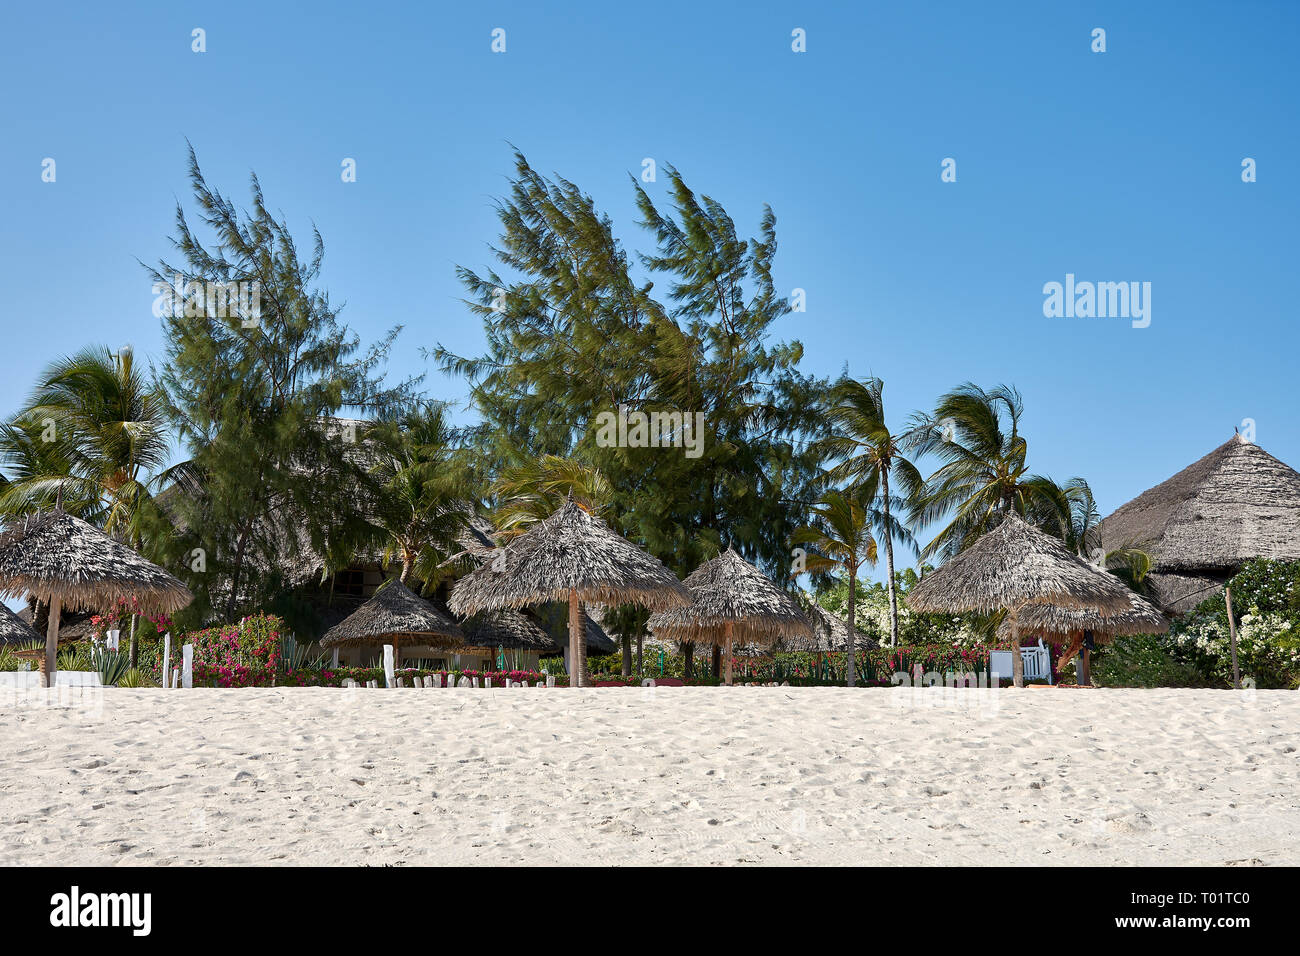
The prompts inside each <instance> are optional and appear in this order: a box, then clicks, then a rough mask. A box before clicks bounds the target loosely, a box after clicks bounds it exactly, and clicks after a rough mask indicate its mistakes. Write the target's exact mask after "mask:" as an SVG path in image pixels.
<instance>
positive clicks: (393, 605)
mask: <svg viewBox="0 0 1300 956" xmlns="http://www.w3.org/2000/svg"><path fill="white" fill-rule="evenodd" d="M403 641H405V642H406V643H408V644H420V645H423V646H425V647H439V648H452V647H460V646H462V645H463V644H464V643H465V635H464V633H463V632H462V631H461V629H460V625H459V624H457V623H456V622H455V621H454V620H453V619H452V618H451V617H450V616H449V615H447V614H444V613H443V612H442V611H440V610H438V608H436V607H435V606H434V605H432V604H430V603H429V602H428V601H426V600H425V599H424V598H422V597H420V596H419V595H418V594H416V593H415V592H414V591H412V590H411V589H410V588H408V587H407V586H406V585H405V584H403V583H402V582H401V581H400V580H398V579H397V578H393V579H391V580H390V581H388V582H386V583H385V584H383V585H381V586H380V588H379V590H377V591H376V592H375V596H374V597H372V598H371V599H370V600H369V601H367V602H366V603H365V604H363V605H361V607H359V608H357V609H356V610H355V611H353V612H352V613H351V614H349V615H348V616H347V617H346V618H344V619H343V620H342V621H340V622H339V623H338V624H335V625H334V626H333V627H331V628H330V629H329V630H328V631H326V632H325V634H324V636H323V637H322V638H321V639H320V646H321V647H360V646H363V645H374V644H392V645H393V664H394V665H397V664H400V663H401V660H402V646H401V645H402V642H403Z"/></svg>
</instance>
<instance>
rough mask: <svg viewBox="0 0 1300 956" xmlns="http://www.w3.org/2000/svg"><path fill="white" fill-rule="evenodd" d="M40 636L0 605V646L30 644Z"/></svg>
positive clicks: (4, 606) (6, 607)
mask: <svg viewBox="0 0 1300 956" xmlns="http://www.w3.org/2000/svg"><path fill="white" fill-rule="evenodd" d="M40 639H41V636H40V635H39V634H37V633H36V632H35V631H34V630H32V626H31V625H30V624H28V623H27V622H26V621H24V620H23V619H22V618H21V617H19V616H18V615H17V614H15V613H14V612H13V611H11V610H9V608H8V606H6V605H4V604H0V644H30V643H31V642H32V641H39V640H40Z"/></svg>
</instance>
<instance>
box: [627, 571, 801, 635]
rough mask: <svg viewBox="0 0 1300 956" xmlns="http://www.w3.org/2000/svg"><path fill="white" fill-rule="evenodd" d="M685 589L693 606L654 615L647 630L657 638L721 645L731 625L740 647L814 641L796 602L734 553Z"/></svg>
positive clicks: (690, 579)
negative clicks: (801, 639)
mask: <svg viewBox="0 0 1300 956" xmlns="http://www.w3.org/2000/svg"><path fill="white" fill-rule="evenodd" d="M683 583H684V584H685V585H686V589H687V590H688V591H690V592H691V603H690V605H689V606H687V607H681V608H672V609H670V610H665V611H658V612H656V613H654V614H651V615H650V619H649V620H648V621H647V622H646V626H647V627H648V628H649V629H650V631H651V632H652V633H653V634H654V635H655V636H656V637H659V638H668V639H672V640H675V641H677V642H679V643H681V642H685V641H690V642H693V643H695V644H721V643H723V642H724V641H725V640H726V633H725V629H726V627H727V625H731V636H732V641H733V642H734V643H735V644H736V645H741V644H771V643H773V642H775V641H776V640H777V639H778V638H780V637H782V636H785V635H798V636H801V637H805V638H811V637H812V636H813V627H812V623H811V622H810V621H809V620H808V618H807V616H806V615H805V614H804V613H803V609H802V608H800V607H799V605H798V603H797V602H796V601H795V600H794V598H792V597H790V595H788V594H786V593H785V592H784V591H782V590H781V589H780V588H779V587H777V586H776V585H775V584H773V583H772V582H771V581H770V580H769V579H768V578H767V577H766V575H764V574H763V572H761V571H759V570H758V568H756V567H754V566H753V565H752V564H750V563H749V562H748V561H746V560H745V559H744V558H742V557H741V556H740V555H739V554H737V553H736V552H735V551H734V550H732V549H730V548H728V549H727V550H726V551H724V552H723V553H722V554H720V555H718V556H717V557H716V558H713V559H712V560H709V561H705V562H704V563H703V564H701V565H700V566H699V567H698V568H696V569H695V570H694V571H692V572H691V574H690V575H689V576H688V577H687V578H686V580H685V581H684V582H683Z"/></svg>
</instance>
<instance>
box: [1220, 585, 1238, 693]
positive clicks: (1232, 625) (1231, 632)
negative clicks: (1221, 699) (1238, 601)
mask: <svg viewBox="0 0 1300 956" xmlns="http://www.w3.org/2000/svg"><path fill="white" fill-rule="evenodd" d="M1223 599H1224V600H1225V601H1226V602H1227V604H1228V637H1229V638H1230V640H1231V642H1232V689H1233V690H1241V668H1240V667H1238V666H1237V622H1236V621H1235V620H1233V617H1232V588H1224V589H1223Z"/></svg>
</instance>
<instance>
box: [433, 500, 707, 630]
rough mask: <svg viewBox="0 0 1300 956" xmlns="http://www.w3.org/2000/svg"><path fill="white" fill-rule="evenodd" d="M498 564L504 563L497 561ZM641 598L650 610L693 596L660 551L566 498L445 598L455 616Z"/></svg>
mask: <svg viewBox="0 0 1300 956" xmlns="http://www.w3.org/2000/svg"><path fill="white" fill-rule="evenodd" d="M498 565H499V567H498ZM573 590H576V591H577V592H578V599H579V600H580V601H583V602H590V603H594V604H622V603H630V604H640V605H642V606H643V607H648V608H650V609H652V610H657V609H661V608H668V607H676V606H680V605H685V604H687V603H689V601H690V595H689V593H688V592H687V591H686V589H685V588H684V587H682V584H681V582H680V581H678V580H677V578H676V577H675V576H674V575H673V573H672V572H671V571H669V570H668V569H667V568H666V567H664V566H663V564H662V563H661V562H660V561H659V560H658V559H657V558H655V557H653V556H652V555H650V554H647V553H646V552H645V551H642V550H641V549H640V548H638V547H637V546H636V545H634V544H632V542H630V541H628V540H627V539H626V538H623V537H622V536H620V535H618V534H616V533H615V532H614V531H612V530H610V528H609V526H608V525H606V524H605V522H603V521H601V520H600V519H599V518H597V517H594V516H593V515H589V514H587V512H585V511H583V510H582V509H581V508H579V507H578V506H577V504H575V503H574V502H573V501H572V500H569V501H568V502H566V503H565V504H564V506H563V507H561V508H560V509H559V510H558V511H556V512H555V513H554V514H553V515H551V516H550V517H548V518H547V519H546V520H544V521H539V522H538V523H537V524H535V525H533V526H532V527H531V528H529V529H528V530H527V531H525V532H524V533H523V534H521V535H520V536H519V537H518V538H516V539H514V540H513V541H512V542H510V544H509V545H507V546H506V547H505V548H504V549H503V554H502V560H501V561H497V560H496V559H495V558H494V559H493V560H491V561H488V562H487V563H485V564H484V565H483V566H482V567H480V568H478V569H477V570H475V571H472V572H471V573H470V574H468V575H466V576H465V577H463V578H461V579H460V580H459V581H458V582H456V586H455V589H454V590H453V591H452V595H451V600H450V601H449V602H448V603H449V605H450V607H451V609H452V610H453V611H454V612H455V613H457V614H475V613H477V612H479V611H483V610H492V609H496V608H503V607H526V606H528V605H530V604H542V603H544V602H546V601H567V600H568V598H569V592H570V591H573Z"/></svg>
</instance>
